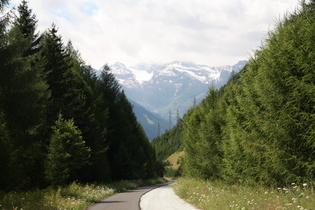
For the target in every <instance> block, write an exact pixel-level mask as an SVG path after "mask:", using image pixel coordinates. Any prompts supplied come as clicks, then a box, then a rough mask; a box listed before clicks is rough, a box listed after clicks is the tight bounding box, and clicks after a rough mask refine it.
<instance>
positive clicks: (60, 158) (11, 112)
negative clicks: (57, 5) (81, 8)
mask: <svg viewBox="0 0 315 210" xmlns="http://www.w3.org/2000/svg"><path fill="white" fill-rule="evenodd" d="M7 4H8V1H7V0H0V9H1V12H2V11H3V9H4V7H5V6H6V5H7ZM36 26H37V19H36V16H35V14H33V13H32V10H31V9H30V8H28V4H27V2H26V1H25V0H23V1H22V3H21V4H20V5H19V7H18V9H17V11H14V10H12V11H10V12H9V13H7V14H3V13H2V15H1V20H0V43H1V45H0V60H1V62H0V160H1V162H0V189H7V190H10V189H29V188H31V187H42V186H47V185H51V184H53V185H64V184H67V183H70V182H73V181H79V182H104V181H109V180H120V179H139V178H148V177H153V176H155V174H156V162H155V157H154V153H153V149H152V147H151V145H150V143H149V141H148V139H147V137H146V135H145V134H144V132H143V130H142V127H141V126H140V125H139V123H138V122H137V120H136V117H135V115H134V113H133V110H132V106H131V104H130V103H129V101H128V100H127V99H126V96H125V94H124V92H123V91H122V90H121V88H120V86H119V84H118V83H117V81H116V80H115V77H114V76H113V74H112V73H111V71H110V69H109V67H108V66H105V67H104V69H103V71H102V73H101V76H100V77H97V76H96V75H95V73H94V71H93V70H92V68H91V67H90V66H88V65H86V64H85V62H84V61H83V60H82V59H81V57H80V54H79V52H78V51H77V50H75V49H74V47H73V46H72V44H71V42H68V43H67V44H64V43H63V41H62V37H61V36H60V35H59V34H58V29H57V26H55V25H54V24H52V26H51V27H50V28H49V29H47V30H46V31H45V32H44V33H42V34H40V33H38V32H37V30H36Z"/></svg>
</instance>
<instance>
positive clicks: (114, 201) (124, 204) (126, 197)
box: [88, 184, 165, 210]
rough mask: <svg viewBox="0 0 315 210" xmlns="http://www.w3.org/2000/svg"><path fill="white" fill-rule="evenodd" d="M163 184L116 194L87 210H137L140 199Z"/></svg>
mask: <svg viewBox="0 0 315 210" xmlns="http://www.w3.org/2000/svg"><path fill="white" fill-rule="evenodd" d="M163 185H165V184H160V185H154V186H148V187H140V188H137V189H134V190H130V191H127V192H123V193H118V194H116V195H113V196H111V197H108V198H106V199H104V200H101V201H99V202H97V203H96V204H95V205H93V206H91V207H89V208H88V209H89V210H124V209H126V210H139V209H140V207H139V201H140V197H141V196H142V195H143V194H145V193H146V192H149V191H150V190H152V189H154V188H157V187H160V186H163Z"/></svg>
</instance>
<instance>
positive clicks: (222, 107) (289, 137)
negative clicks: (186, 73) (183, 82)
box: [155, 1, 315, 186]
mask: <svg viewBox="0 0 315 210" xmlns="http://www.w3.org/2000/svg"><path fill="white" fill-rule="evenodd" d="M314 105H315V1H309V2H308V3H305V1H302V2H301V5H300V8H299V9H297V10H296V11H295V12H294V13H293V14H290V15H286V17H284V18H283V19H282V20H281V21H279V22H278V24H277V27H276V28H275V29H274V30H273V31H271V32H269V36H268V38H267V39H266V40H264V41H263V43H262V45H261V47H260V48H259V49H258V50H256V51H255V54H254V56H253V57H252V58H251V59H250V60H249V62H248V64H247V66H245V68H244V69H243V70H242V71H241V72H240V73H238V74H236V75H235V76H233V78H231V79H230V81H229V82H228V84H226V85H225V86H224V87H222V88H221V89H219V90H215V89H213V88H210V90H209V92H208V95H207V97H206V98H205V99H204V100H203V101H202V103H201V104H199V105H197V106H196V107H194V108H192V109H191V110H189V111H188V113H187V114H186V115H185V116H184V117H183V124H184V125H183V129H182V131H181V133H182V136H181V138H180V139H177V141H181V142H182V144H183V146H182V147H183V150H184V152H185V158H184V164H183V171H184V175H186V176H190V177H195V178H201V179H207V180H221V181H225V182H227V183H231V184H249V185H250V184H253V183H260V184H263V185H271V186H274V185H276V186H279V185H280V186H281V185H287V184H291V183H313V182H314V176H315V156H314V155H315V106H314ZM172 138H174V136H172V137H168V139H172ZM157 140H158V139H157ZM157 140H155V141H157ZM158 141H161V140H158ZM155 144H156V145H158V144H159V143H156V142H155ZM157 151H160V150H159V149H157Z"/></svg>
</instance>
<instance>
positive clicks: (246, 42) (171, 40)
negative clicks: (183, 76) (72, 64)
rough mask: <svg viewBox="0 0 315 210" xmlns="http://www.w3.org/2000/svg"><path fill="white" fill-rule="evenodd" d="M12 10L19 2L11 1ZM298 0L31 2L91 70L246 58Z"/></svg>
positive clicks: (216, 62) (42, 26)
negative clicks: (114, 65)
mask: <svg viewBox="0 0 315 210" xmlns="http://www.w3.org/2000/svg"><path fill="white" fill-rule="evenodd" d="M12 3H13V4H15V5H17V4H19V3H20V1H18V0H12ZM298 4H299V3H298V0H264V1H261V0H233V1H231V0H220V1H217V0H207V1H206V0H194V1H192V0H169V1H161V0H133V1H130V0H106V1H104V0H76V1H74V0H31V1H30V2H29V6H30V8H31V9H33V12H34V13H35V14H36V16H37V18H38V20H39V24H38V25H39V27H38V28H39V30H40V31H41V32H42V31H44V30H45V29H47V28H48V27H50V26H51V24H52V23H55V24H56V25H57V27H58V28H59V33H60V34H61V35H62V37H63V40H64V42H67V41H68V40H69V39H71V40H72V42H73V45H74V46H75V47H76V48H78V49H79V51H80V52H81V54H82V56H83V59H84V60H85V61H86V62H87V63H88V64H91V65H92V66H93V67H95V68H99V67H100V66H102V65H103V64H104V63H106V62H108V63H113V62H116V61H120V62H123V63H125V64H126V65H133V64H136V63H143V62H160V63H163V62H169V61H172V60H188V61H193V62H197V63H201V64H207V65H225V64H234V63H236V62H237V61H238V60H240V59H247V58H248V56H249V54H250V53H251V52H252V50H254V49H256V48H257V47H258V46H259V45H260V43H261V41H262V38H263V37H265V36H266V34H267V31H268V30H269V29H273V27H274V25H275V22H276V20H277V19H279V18H280V17H282V16H283V14H284V12H285V11H287V10H289V11H292V10H293V9H295V8H296V7H297V6H298Z"/></svg>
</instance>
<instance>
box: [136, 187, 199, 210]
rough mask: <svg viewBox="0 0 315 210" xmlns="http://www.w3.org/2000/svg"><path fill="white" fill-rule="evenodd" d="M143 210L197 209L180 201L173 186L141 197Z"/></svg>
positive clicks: (158, 189)
mask: <svg viewBox="0 0 315 210" xmlns="http://www.w3.org/2000/svg"><path fill="white" fill-rule="evenodd" d="M140 207H141V209H142V210H196V208H195V207H193V206H191V205H190V204H188V203H186V202H185V201H184V200H182V199H180V198H179V197H178V196H177V195H176V194H175V193H174V190H173V189H172V186H171V185H166V186H162V187H159V188H156V189H154V190H152V191H150V192H148V193H146V194H144V195H143V196H142V197H141V202H140Z"/></svg>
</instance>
